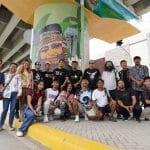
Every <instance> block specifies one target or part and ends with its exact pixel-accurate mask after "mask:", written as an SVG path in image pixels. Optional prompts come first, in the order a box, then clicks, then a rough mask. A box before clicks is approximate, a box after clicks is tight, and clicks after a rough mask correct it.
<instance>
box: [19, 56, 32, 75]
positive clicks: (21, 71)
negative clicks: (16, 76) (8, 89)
mask: <svg viewBox="0 0 150 150" xmlns="http://www.w3.org/2000/svg"><path fill="white" fill-rule="evenodd" d="M25 62H27V63H29V67H28V68H27V71H28V73H31V67H30V62H29V60H27V59H26V60H25V61H24V62H23V63H22V64H21V65H20V66H19V67H20V73H21V74H22V73H23V72H24V70H25V68H24V64H25ZM19 67H18V68H19Z"/></svg>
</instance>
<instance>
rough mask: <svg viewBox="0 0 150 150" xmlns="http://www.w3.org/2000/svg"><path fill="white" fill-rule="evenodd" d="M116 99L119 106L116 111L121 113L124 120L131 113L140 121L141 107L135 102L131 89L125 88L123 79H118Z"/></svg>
mask: <svg viewBox="0 0 150 150" xmlns="http://www.w3.org/2000/svg"><path fill="white" fill-rule="evenodd" d="M116 100H117V101H118V104H119V107H118V108H117V113H118V114H121V115H123V117H124V120H128V118H129V117H130V116H131V115H132V113H133V117H135V118H136V120H137V121H140V115H141V112H142V108H141V107H140V105H138V104H137V103H136V97H135V94H134V91H133V90H132V89H126V88H125V84H124V81H122V80H119V81H118V90H117V93H116Z"/></svg>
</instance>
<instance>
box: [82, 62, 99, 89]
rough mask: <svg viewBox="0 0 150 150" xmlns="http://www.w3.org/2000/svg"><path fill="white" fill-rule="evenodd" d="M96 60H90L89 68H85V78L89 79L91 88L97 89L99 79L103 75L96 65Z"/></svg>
mask: <svg viewBox="0 0 150 150" xmlns="http://www.w3.org/2000/svg"><path fill="white" fill-rule="evenodd" d="M94 65H95V61H94V60H90V61H89V68H87V69H85V71H84V75H83V79H87V80H88V81H89V88H90V89H91V90H94V89H96V83H97V80H98V79H99V78H100V77H101V74H100V72H99V70H98V69H97V68H95V67H94Z"/></svg>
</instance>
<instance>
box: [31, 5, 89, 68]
mask: <svg viewBox="0 0 150 150" xmlns="http://www.w3.org/2000/svg"><path fill="white" fill-rule="evenodd" d="M34 18H35V19H34V33H35V34H34V46H33V50H32V53H31V59H32V60H33V64H34V62H35V61H37V60H38V61H40V62H41V64H42V69H43V68H44V64H45V63H51V66H52V69H53V68H55V67H56V66H57V64H58V61H59V60H60V59H67V58H68V60H69V61H72V60H76V61H78V62H79V64H80V66H85V64H87V61H88V58H89V52H88V51H89V48H88V43H89V39H88V27H87V19H86V17H85V21H84V28H83V27H82V30H84V35H85V36H84V39H83V40H82V39H81V38H82V36H81V7H80V6H76V5H73V4H70V3H48V4H44V5H42V6H40V7H38V8H37V9H36V11H35V16H34ZM81 40H82V41H83V43H82V44H83V46H82V47H84V49H81V43H80V41H81ZM85 56H86V58H85ZM82 69H83V67H82Z"/></svg>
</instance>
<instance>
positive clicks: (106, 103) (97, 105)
mask: <svg viewBox="0 0 150 150" xmlns="http://www.w3.org/2000/svg"><path fill="white" fill-rule="evenodd" d="M92 101H93V107H94V109H95V111H96V118H97V119H104V115H105V114H106V113H107V114H109V120H111V121H113V122H116V119H115V118H114V117H113V113H114V111H115V109H116V105H114V103H112V100H111V98H110V96H109V94H108V93H107V90H106V89H105V88H104V81H103V80H102V79H98V81H97V89H95V90H94V91H93V94H92Z"/></svg>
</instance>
